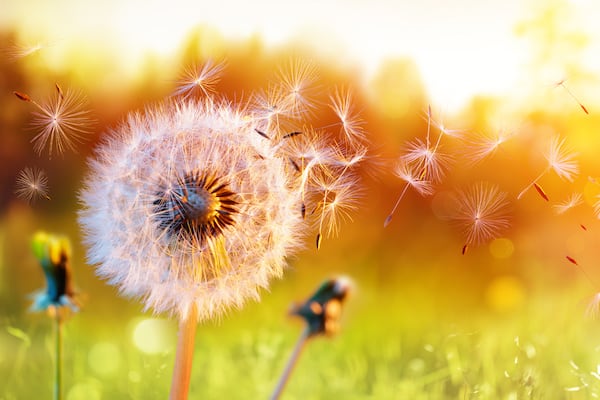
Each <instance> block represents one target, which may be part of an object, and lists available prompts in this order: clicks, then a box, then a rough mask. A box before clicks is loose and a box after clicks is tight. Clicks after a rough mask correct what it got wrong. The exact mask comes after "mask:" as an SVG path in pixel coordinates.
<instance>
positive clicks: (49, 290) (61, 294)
mask: <svg viewBox="0 0 600 400" xmlns="http://www.w3.org/2000/svg"><path fill="white" fill-rule="evenodd" d="M31 244H32V249H33V253H34V255H35V257H36V258H37V259H38V261H39V262H40V265H41V266H42V269H43V270H44V275H45V276H46V290H45V291H43V292H40V293H38V294H36V295H35V299H34V303H33V305H32V306H31V308H32V309H33V310H35V311H40V310H47V309H49V308H50V307H63V306H64V307H69V308H70V309H71V310H72V311H78V310H79V305H78V302H77V300H76V298H75V295H76V293H75V289H74V285H73V276H72V271H71V265H70V261H71V243H70V242H69V239H68V238H67V237H66V236H61V235H54V234H48V233H46V232H42V231H39V232H36V233H35V235H34V236H33V240H32V243H31Z"/></svg>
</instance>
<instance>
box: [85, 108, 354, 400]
mask: <svg viewBox="0 0 600 400" xmlns="http://www.w3.org/2000/svg"><path fill="white" fill-rule="evenodd" d="M269 113H270V110H265V109H262V110H260V109H251V108H248V109H234V108H232V106H230V105H229V103H228V102H226V101H224V100H223V101H215V100H214V99H203V100H196V101H190V100H186V101H176V102H171V103H166V104H162V105H159V106H157V107H155V108H151V109H148V110H147V111H146V112H145V113H144V114H133V115H130V116H129V118H128V119H127V121H126V122H125V123H124V124H123V125H122V126H121V127H120V128H119V129H117V130H116V132H115V133H114V135H113V136H112V137H111V138H109V139H108V140H107V141H106V143H105V144H104V145H102V146H100V148H99V149H98V151H97V155H96V158H95V159H94V160H93V161H92V162H91V164H90V165H91V173H90V174H89V176H88V179H87V181H86V184H85V188H84V190H83V191H82V193H81V200H82V202H83V205H84V208H83V210H82V211H80V217H79V220H80V224H81V225H82V229H83V231H84V236H85V242H86V243H87V245H88V260H89V261H90V263H92V264H97V273H98V274H99V275H100V276H102V277H104V278H106V279H107V280H108V281H109V283H111V284H113V285H116V286H118V288H119V290H120V292H121V293H122V294H124V295H126V296H129V297H136V298H140V299H141V300H142V301H143V303H144V305H145V309H152V310H153V311H154V312H156V313H168V314H171V315H174V316H177V317H178V319H179V320H180V335H179V341H178V347H177V354H176V361H175V369H174V373H173V385H172V387H171V398H172V399H179V398H186V396H187V388H188V385H189V370H190V368H191V355H192V354H193V352H192V348H193V340H194V333H195V330H196V325H197V323H198V322H200V321H204V320H207V319H209V318H213V317H218V316H220V315H222V314H223V313H224V312H225V311H226V310H228V309H230V308H232V307H238V308H239V307H241V306H242V305H243V304H244V303H245V302H246V301H247V300H249V299H254V300H258V299H259V291H260V289H261V288H266V287H267V286H268V285H269V281H270V280H271V279H272V278H276V277H280V276H281V275H282V273H283V269H284V267H285V265H286V262H285V260H286V257H288V256H290V255H292V254H294V253H295V252H296V251H298V249H299V248H300V246H301V244H302V240H303V238H304V237H305V236H306V235H307V233H308V232H309V231H310V229H309V228H310V226H311V223H313V221H314V220H316V219H317V218H319V217H320V214H319V213H318V212H309V213H306V210H319V212H320V211H321V210H322V209H325V211H323V212H322V213H321V214H325V216H324V217H322V218H323V219H324V222H323V224H337V221H338V220H339V218H337V217H335V218H334V217H332V213H333V211H336V212H340V211H341V210H347V209H348V206H345V207H346V208H344V204H343V202H344V201H347V199H346V200H344V199H342V198H339V199H338V198H337V197H336V198H335V199H334V198H333V197H331V196H330V195H333V194H334V192H335V195H336V196H339V195H340V194H343V193H345V191H350V189H349V188H348V186H349V185H354V183H355V180H353V179H352V176H354V173H353V171H352V168H351V166H347V167H341V166H340V165H339V164H338V162H339V159H338V158H336V155H338V154H340V151H339V150H337V149H336V150H334V149H335V148H336V147H338V146H340V145H338V144H337V143H330V142H329V141H327V140H326V137H325V135H324V134H322V133H321V134H320V135H317V133H316V132H315V131H313V130H312V129H310V128H308V127H307V128H306V129H304V130H303V131H302V132H300V131H293V132H291V133H290V132H288V133H287V134H282V133H281V132H278V131H277V130H275V129H271V128H269V129H263V127H262V124H263V123H264V121H265V120H268V119H269V118H270V116H267V115H268V114H269ZM273 128H274V127H273ZM299 155H300V157H299ZM348 159H351V160H352V159H354V157H352V156H349V157H348ZM326 174H330V177H331V178H332V182H335V184H334V185H333V186H332V188H331V190H330V193H328V194H324V193H323V191H322V189H323V188H322V187H317V180H316V178H315V177H317V176H322V175H326ZM332 204H335V205H332ZM301 210H302V212H301ZM328 229H331V230H335V229H336V228H333V227H332V228H329V227H328V226H325V227H324V228H323V230H324V231H327V230H328Z"/></svg>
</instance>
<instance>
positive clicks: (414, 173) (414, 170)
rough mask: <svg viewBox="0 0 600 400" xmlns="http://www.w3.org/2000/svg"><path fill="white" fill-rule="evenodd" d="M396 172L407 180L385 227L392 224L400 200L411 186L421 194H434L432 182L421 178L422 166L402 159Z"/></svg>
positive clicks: (399, 176)
mask: <svg viewBox="0 0 600 400" xmlns="http://www.w3.org/2000/svg"><path fill="white" fill-rule="evenodd" d="M394 173H395V175H396V176H397V177H398V178H400V179H402V180H403V181H404V182H406V184H405V185H404V188H403V189H402V192H401V193H400V195H399V196H398V199H397V200H396V203H395V204H394V207H393V208H392V211H390V213H389V214H388V216H387V217H386V219H385V221H384V223H383V226H384V228H385V227H387V226H388V225H389V224H390V222H391V221H392V217H393V215H394V213H395V212H396V210H397V209H398V206H399V205H400V202H401V201H402V199H403V198H404V195H405V194H406V191H407V189H408V188H409V187H412V188H413V189H415V190H416V191H417V193H419V194H420V195H421V196H429V195H431V194H433V186H432V183H431V182H430V181H426V180H422V179H421V177H422V176H423V171H422V170H421V168H420V167H419V168H418V167H417V166H416V165H415V163H409V162H406V161H404V160H402V159H401V160H400V161H399V162H398V163H397V164H396V168H395V170H394Z"/></svg>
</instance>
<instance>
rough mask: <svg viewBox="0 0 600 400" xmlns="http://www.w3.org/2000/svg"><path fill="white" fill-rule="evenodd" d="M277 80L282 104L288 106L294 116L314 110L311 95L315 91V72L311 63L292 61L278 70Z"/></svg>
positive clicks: (298, 60) (300, 60) (299, 60)
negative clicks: (282, 98)
mask: <svg viewBox="0 0 600 400" xmlns="http://www.w3.org/2000/svg"><path fill="white" fill-rule="evenodd" d="M278 78H279V86H280V91H281V93H282V95H283V97H284V100H283V103H284V104H288V105H289V107H290V108H291V110H292V113H293V114H294V115H297V116H302V115H304V114H306V113H310V112H311V111H312V110H314V109H315V107H316V105H315V103H314V101H313V99H312V94H313V92H314V91H315V90H316V80H317V71H316V67H315V65H314V64H313V63H312V62H309V61H306V60H302V59H296V60H292V61H290V62H289V64H288V65H287V66H285V67H282V68H281V69H280V70H279V74H278Z"/></svg>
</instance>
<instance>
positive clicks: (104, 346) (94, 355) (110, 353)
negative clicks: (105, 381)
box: [88, 342, 121, 377]
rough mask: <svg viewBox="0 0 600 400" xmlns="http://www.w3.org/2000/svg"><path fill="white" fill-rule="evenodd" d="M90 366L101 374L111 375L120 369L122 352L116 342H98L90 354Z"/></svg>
mask: <svg viewBox="0 0 600 400" xmlns="http://www.w3.org/2000/svg"><path fill="white" fill-rule="evenodd" d="M88 363H89V365H90V368H91V369H92V370H93V371H94V372H95V373H97V374H98V375H100V376H107V377H108V376H111V375H114V374H115V373H117V372H118V371H119V367H120V366H121V352H120V351H119V348H118V347H117V346H116V345H115V344H114V343H109V342H104V343H103V342H100V343H96V344H94V345H93V346H92V348H91V349H90V352H89V354H88Z"/></svg>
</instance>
